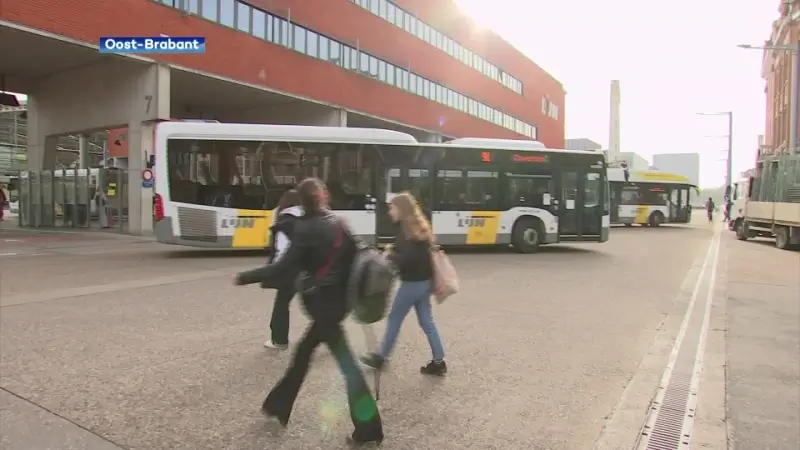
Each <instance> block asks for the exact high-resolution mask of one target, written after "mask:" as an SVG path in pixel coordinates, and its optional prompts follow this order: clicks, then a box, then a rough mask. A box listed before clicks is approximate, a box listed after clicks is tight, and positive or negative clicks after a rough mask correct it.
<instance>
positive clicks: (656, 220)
mask: <svg viewBox="0 0 800 450" xmlns="http://www.w3.org/2000/svg"><path fill="white" fill-rule="evenodd" d="M647 223H648V225H650V226H651V227H658V226H661V224H662V223H664V214H662V213H661V211H656V212H654V213H653V214H650V218H649V219H648V221H647Z"/></svg>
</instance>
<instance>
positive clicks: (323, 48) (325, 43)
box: [319, 35, 331, 61]
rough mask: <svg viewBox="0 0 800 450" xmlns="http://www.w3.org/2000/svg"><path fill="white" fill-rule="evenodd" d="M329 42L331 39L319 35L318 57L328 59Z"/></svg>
mask: <svg viewBox="0 0 800 450" xmlns="http://www.w3.org/2000/svg"><path fill="white" fill-rule="evenodd" d="M330 44H331V40H330V39H328V38H326V37H325V36H321V35H320V37H319V59H321V60H323V61H328V60H329V59H330Z"/></svg>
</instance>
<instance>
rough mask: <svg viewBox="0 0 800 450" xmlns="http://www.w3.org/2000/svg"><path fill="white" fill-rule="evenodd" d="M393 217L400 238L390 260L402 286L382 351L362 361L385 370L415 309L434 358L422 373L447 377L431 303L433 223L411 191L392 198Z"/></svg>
mask: <svg viewBox="0 0 800 450" xmlns="http://www.w3.org/2000/svg"><path fill="white" fill-rule="evenodd" d="M389 216H390V217H391V219H392V221H393V222H394V224H395V230H396V231H395V235H396V239H395V244H394V248H393V250H392V252H391V253H389V256H388V258H389V260H390V261H391V262H392V264H393V265H394V266H395V267H396V268H397V272H398V274H399V277H400V286H399V288H398V289H397V294H396V296H395V299H394V302H393V304H392V307H391V310H390V311H389V317H388V319H387V324H386V333H385V335H384V338H383V342H382V344H381V348H380V351H379V352H378V353H372V354H369V355H366V356H364V357H363V358H361V361H362V362H363V363H364V364H365V365H367V366H369V367H371V368H373V369H376V370H382V369H383V367H384V365H385V364H386V361H387V359H388V358H389V355H390V354H391V352H392V349H393V348H394V346H395V343H396V342H397V336H398V334H399V333H400V328H401V326H402V325H403V321H404V320H405V318H406V315H407V314H408V313H409V311H411V308H414V310H415V311H416V313H417V321H418V322H419V326H420V327H422V330H423V331H424V332H425V335H426V336H427V338H428V343H429V344H430V346H431V353H432V359H431V360H430V361H429V362H428V363H427V364H426V365H424V366H422V367H421V368H420V372H421V373H423V374H427V375H444V374H445V373H447V364H446V363H445V361H444V347H443V346H442V339H441V337H439V331H438V330H437V329H436V323H435V322H434V320H433V307H432V304H431V295H433V288H434V287H433V278H434V266H433V262H432V253H431V252H432V250H433V247H434V245H435V237H434V235H433V230H432V227H431V224H430V222H428V219H427V218H425V216H424V215H423V214H422V211H421V210H420V208H419V206H418V204H417V201H416V199H415V198H414V197H413V196H412V195H411V194H410V193H408V192H403V193H400V194H398V195H396V196H395V197H394V198H393V199H392V201H391V202H390V203H389Z"/></svg>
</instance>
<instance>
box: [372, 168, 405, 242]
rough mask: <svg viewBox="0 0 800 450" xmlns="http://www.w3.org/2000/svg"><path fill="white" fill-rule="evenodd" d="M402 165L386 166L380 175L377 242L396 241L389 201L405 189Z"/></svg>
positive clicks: (377, 205)
mask: <svg viewBox="0 0 800 450" xmlns="http://www.w3.org/2000/svg"><path fill="white" fill-rule="evenodd" d="M405 172H406V169H405V168H404V167H402V166H384V167H383V168H382V170H381V171H380V174H381V175H380V176H379V177H378V178H379V179H378V189H377V190H376V192H377V197H378V198H377V203H376V204H375V243H376V244H388V243H391V242H393V241H394V226H393V225H392V221H391V219H390V218H389V202H390V201H391V199H392V197H393V196H394V195H395V194H397V193H399V192H402V191H403V175H404V173H405Z"/></svg>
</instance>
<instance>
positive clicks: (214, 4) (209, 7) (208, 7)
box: [200, 0, 219, 22]
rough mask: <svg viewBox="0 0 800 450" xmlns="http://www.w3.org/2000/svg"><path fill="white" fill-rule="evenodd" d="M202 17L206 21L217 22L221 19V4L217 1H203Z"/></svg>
mask: <svg viewBox="0 0 800 450" xmlns="http://www.w3.org/2000/svg"><path fill="white" fill-rule="evenodd" d="M200 16H201V17H203V18H204V19H207V20H210V21H212V22H216V21H217V18H218V17H219V2H218V1H217V0H202V3H201V4H200Z"/></svg>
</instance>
